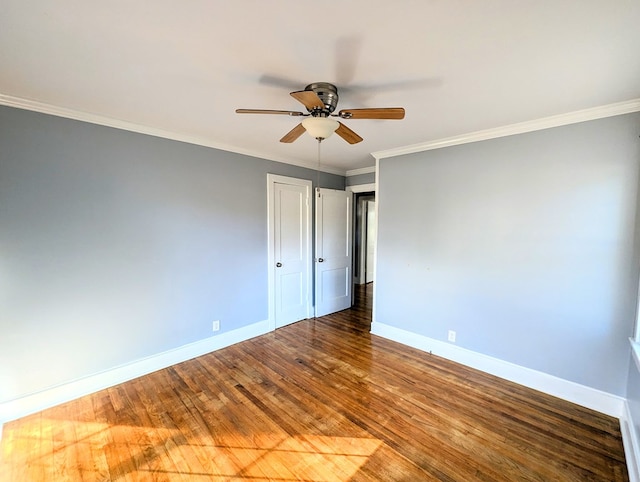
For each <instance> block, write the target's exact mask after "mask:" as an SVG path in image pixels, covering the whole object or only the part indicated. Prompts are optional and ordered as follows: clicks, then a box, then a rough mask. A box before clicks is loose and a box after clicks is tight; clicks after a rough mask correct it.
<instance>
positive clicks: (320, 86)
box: [304, 82, 338, 117]
mask: <svg viewBox="0 0 640 482" xmlns="http://www.w3.org/2000/svg"><path fill="white" fill-rule="evenodd" d="M304 90H311V91H313V92H315V93H316V94H317V95H318V97H320V100H321V101H322V103H323V104H324V109H317V108H316V109H307V110H308V111H309V113H310V114H311V115H312V116H314V117H329V116H330V115H331V113H332V112H333V111H334V110H335V109H336V106H337V105H338V89H337V87H336V86H335V85H333V84H330V83H329V82H314V83H313V84H309V85H307V86H306V87H305V88H304Z"/></svg>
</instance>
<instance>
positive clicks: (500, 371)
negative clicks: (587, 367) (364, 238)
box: [371, 321, 640, 482]
mask: <svg viewBox="0 0 640 482" xmlns="http://www.w3.org/2000/svg"><path fill="white" fill-rule="evenodd" d="M371 333H373V334H374V335H378V336H382V337H384V338H388V339H390V340H393V341H397V342H399V343H402V344H404V345H408V346H411V347H413V348H418V349H419V350H423V351H426V352H431V353H433V354H434V355H438V356H441V357H443V358H447V359H448V360H452V361H455V362H457V363H461V364H462V365H466V366H469V367H471V368H476V369H478V370H481V371H483V372H486V373H490V374H491V375H495V376H497V377H500V378H504V379H505V380H509V381H512V382H515V383H518V384H520V385H524V386H525V387H529V388H533V389H534V390H538V391H541V392H544V393H547V394H549V395H553V396H555V397H558V398H562V399H564V400H567V401H570V402H573V403H576V404H578V405H582V406H583V407H587V408H590V409H592V410H596V411H598V412H601V413H605V414H607V415H610V416H612V417H616V418H622V416H623V414H624V403H625V399H624V398H623V397H618V396H616V395H612V394H610V393H606V392H603V391H600V390H596V389H594V388H590V387H587V386H584V385H580V384H578V383H574V382H571V381H568V380H564V379H562V378H558V377H555V376H553V375H549V374H547V373H543V372H539V371H537V370H532V369H530V368H525V367H522V366H519V365H515V364H513V363H510V362H506V361H504V360H500V359H498V358H493V357H490V356H488V355H483V354H481V353H477V352H474V351H471V350H467V349H465V348H461V347H459V346H456V345H452V344H450V343H446V342H443V341H440V340H435V339H433V338H429V337H426V336H423V335H418V334H416V333H412V332H410V331H407V330H403V329H400V328H396V327H393V326H390V325H386V324H384V323H379V322H375V321H374V322H373V323H372V324H371ZM639 482H640V481H639Z"/></svg>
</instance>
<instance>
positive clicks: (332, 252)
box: [315, 189, 352, 316]
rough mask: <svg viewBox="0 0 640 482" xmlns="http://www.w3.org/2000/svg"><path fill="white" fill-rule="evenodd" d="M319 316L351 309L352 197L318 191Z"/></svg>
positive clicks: (316, 196) (317, 303) (316, 278)
mask: <svg viewBox="0 0 640 482" xmlns="http://www.w3.org/2000/svg"><path fill="white" fill-rule="evenodd" d="M315 200H316V220H315V221H316V223H315V224H316V255H315V271H316V274H315V280H316V282H315V310H316V316H323V315H328V314H329V313H335V312H336V311H340V310H344V309H347V308H349V307H351V285H352V279H351V276H352V273H351V194H350V193H347V192H345V191H337V190H334V189H316V195H315Z"/></svg>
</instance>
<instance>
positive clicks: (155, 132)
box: [0, 93, 345, 176]
mask: <svg viewBox="0 0 640 482" xmlns="http://www.w3.org/2000/svg"><path fill="white" fill-rule="evenodd" d="M0 105H4V106H7V107H15V108H17V109H23V110H30V111H33V112H39V113H41V114H49V115H54V116H57V117H64V118H66V119H73V120H77V121H82V122H88V123H90V124H97V125H101V126H106V127H113V128H115V129H121V130H125V131H130V132H136V133H138V134H146V135H149V136H154V137H161V138H163V139H170V140H173V141H179V142H186V143H187V144H195V145H198V146H203V147H210V148H212V149H218V150H221V151H227V152H233V153H236V154H242V155H245V156H250V157H256V158H259V159H266V160H268V161H275V162H281V163H283V164H290V165H293V166H298V167H304V168H307V169H312V170H314V171H317V170H318V169H319V170H320V171H322V172H326V173H329V174H337V175H339V176H344V175H345V170H344V169H338V168H334V167H329V166H320V168H318V164H317V163H307V162H303V161H298V160H292V159H285V158H278V157H271V156H269V157H267V156H265V155H264V154H261V153H259V152H255V151H251V150H248V149H243V148H241V147H237V146H232V145H229V144H224V143H220V142H217V141H214V140H212V139H208V138H205V137H197V136H191V135H189V134H184V133H181V132H173V131H168V130H164V129H158V128H156V127H151V126H147V125H143V124H136V123H134V122H128V121H124V120H120V119H114V118H112V117H107V116H102V115H98V114H92V113H89V112H82V111H79V110H75V109H67V108H66V107H59V106H56V105H52V104H47V103H44V102H39V101H36V100H30V99H23V98H20V97H14V96H11V95H7V94H2V93H0Z"/></svg>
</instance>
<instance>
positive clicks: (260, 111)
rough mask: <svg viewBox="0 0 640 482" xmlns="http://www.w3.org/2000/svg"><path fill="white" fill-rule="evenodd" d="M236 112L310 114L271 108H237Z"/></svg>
mask: <svg viewBox="0 0 640 482" xmlns="http://www.w3.org/2000/svg"><path fill="white" fill-rule="evenodd" d="M236 114H280V115H291V116H300V115H308V114H303V113H302V112H296V111H293V110H269V109H236Z"/></svg>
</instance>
